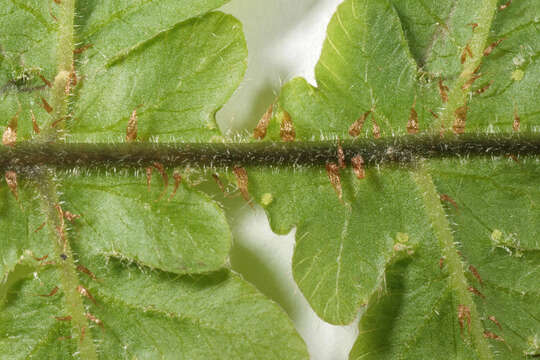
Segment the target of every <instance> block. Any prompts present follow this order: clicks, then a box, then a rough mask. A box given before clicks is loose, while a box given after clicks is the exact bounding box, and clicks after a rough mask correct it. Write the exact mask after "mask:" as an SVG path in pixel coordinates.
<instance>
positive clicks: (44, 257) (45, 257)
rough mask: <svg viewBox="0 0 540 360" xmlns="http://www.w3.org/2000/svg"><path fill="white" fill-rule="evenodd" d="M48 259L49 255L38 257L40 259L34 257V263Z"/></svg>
mask: <svg viewBox="0 0 540 360" xmlns="http://www.w3.org/2000/svg"><path fill="white" fill-rule="evenodd" d="M48 257H49V254H47V255H43V256H42V257H40V258H37V257H34V260H36V261H43V260H45V259H47V258H48Z"/></svg>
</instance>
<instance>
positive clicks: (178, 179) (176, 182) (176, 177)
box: [169, 171, 182, 201]
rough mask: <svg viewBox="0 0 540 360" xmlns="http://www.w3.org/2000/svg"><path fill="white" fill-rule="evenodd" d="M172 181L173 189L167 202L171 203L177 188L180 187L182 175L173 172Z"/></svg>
mask: <svg viewBox="0 0 540 360" xmlns="http://www.w3.org/2000/svg"><path fill="white" fill-rule="evenodd" d="M173 179H174V189H173V191H172V193H171V196H170V197H169V201H171V200H172V198H173V197H174V195H176V192H177V191H178V187H180V183H182V175H180V173H179V172H178V171H175V172H174V173H173Z"/></svg>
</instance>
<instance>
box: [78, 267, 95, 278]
mask: <svg viewBox="0 0 540 360" xmlns="http://www.w3.org/2000/svg"><path fill="white" fill-rule="evenodd" d="M77 271H80V272H82V273H84V274H86V275H88V276H90V278H92V280H97V278H96V275H94V273H93V272H91V271H90V270H88V269H87V268H86V267H84V266H82V265H80V264H79V265H77Z"/></svg>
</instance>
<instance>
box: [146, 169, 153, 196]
mask: <svg viewBox="0 0 540 360" xmlns="http://www.w3.org/2000/svg"><path fill="white" fill-rule="evenodd" d="M151 183H152V167H151V166H149V167H147V168H146V187H147V190H148V191H150V184H151Z"/></svg>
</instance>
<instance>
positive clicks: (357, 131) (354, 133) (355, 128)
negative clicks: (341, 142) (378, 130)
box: [349, 110, 371, 137]
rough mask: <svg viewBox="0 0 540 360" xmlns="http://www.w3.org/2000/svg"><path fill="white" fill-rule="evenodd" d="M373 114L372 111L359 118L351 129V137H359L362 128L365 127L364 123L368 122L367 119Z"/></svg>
mask: <svg viewBox="0 0 540 360" xmlns="http://www.w3.org/2000/svg"><path fill="white" fill-rule="evenodd" d="M370 114H371V110H370V111H366V112H365V113H364V114H362V116H360V117H359V118H358V120H356V121H355V122H354V123H353V124H352V125H351V126H350V127H349V135H351V136H352V137H357V136H358V135H360V132H361V131H362V127H364V123H365V122H366V119H367V117H368V116H369V115H370Z"/></svg>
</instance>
